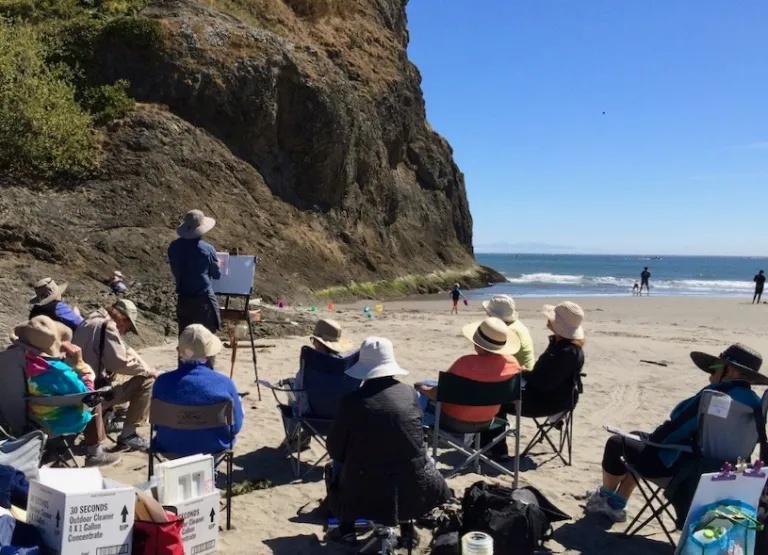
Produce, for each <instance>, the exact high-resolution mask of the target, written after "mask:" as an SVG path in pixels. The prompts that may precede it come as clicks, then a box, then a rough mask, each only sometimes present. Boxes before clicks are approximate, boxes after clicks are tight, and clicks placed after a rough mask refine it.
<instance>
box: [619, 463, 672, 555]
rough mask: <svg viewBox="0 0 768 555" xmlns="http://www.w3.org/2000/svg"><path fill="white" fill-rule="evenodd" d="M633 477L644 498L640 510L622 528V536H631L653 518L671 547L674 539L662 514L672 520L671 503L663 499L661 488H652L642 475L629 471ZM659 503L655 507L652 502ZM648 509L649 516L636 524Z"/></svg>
mask: <svg viewBox="0 0 768 555" xmlns="http://www.w3.org/2000/svg"><path fill="white" fill-rule="evenodd" d="M631 474H632V477H633V479H634V480H635V483H637V489H638V490H639V491H640V493H641V494H642V496H643V498H644V499H645V505H643V507H642V508H641V509H640V512H638V513H637V514H636V515H635V518H633V519H632V521H631V522H630V523H629V525H628V526H627V528H626V530H624V536H625V537H632V536H634V535H636V534H637V533H638V532H640V530H642V529H643V528H645V527H646V526H647V525H648V524H650V523H651V522H652V521H653V520H656V522H658V524H659V526H660V527H661V529H662V531H663V532H664V535H665V536H666V537H667V540H668V541H669V543H670V544H671V545H672V547H674V546H675V540H674V539H673V538H672V533H671V531H670V530H668V529H667V526H666V525H665V524H664V519H663V517H664V515H665V514H666V516H668V517H669V518H670V519H671V520H672V521H673V522H674V520H675V519H674V517H673V516H672V514H671V513H670V512H669V507H670V506H671V503H669V502H668V501H664V500H663V499H662V497H661V495H662V489H661V488H658V487H657V488H654V487H653V486H652V485H651V484H649V483H648V482H647V481H646V480H644V479H643V478H642V477H640V476H638V475H637V474H636V473H634V472H631ZM657 502H658V503H660V507H658V508H656V507H654V503H657ZM646 511H650V513H651V514H650V516H649V517H648V518H646V519H645V520H644V521H643V522H642V523H640V524H639V525H637V522H638V521H639V520H640V517H642V515H643V514H644V513H645V512H646Z"/></svg>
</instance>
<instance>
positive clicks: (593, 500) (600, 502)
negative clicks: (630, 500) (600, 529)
mask: <svg viewBox="0 0 768 555" xmlns="http://www.w3.org/2000/svg"><path fill="white" fill-rule="evenodd" d="M585 511H586V512H587V513H589V514H593V515H603V516H606V517H608V519H609V520H610V521H611V522H626V521H627V511H625V510H624V509H614V508H613V507H611V506H610V505H609V504H608V498H607V497H605V496H603V495H601V494H600V490H597V491H596V492H594V493H592V494H591V495H590V496H589V499H587V506H586V507H585Z"/></svg>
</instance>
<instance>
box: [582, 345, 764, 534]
mask: <svg viewBox="0 0 768 555" xmlns="http://www.w3.org/2000/svg"><path fill="white" fill-rule="evenodd" d="M691 358H692V359H693V362H694V363H695V364H696V366H698V367H699V368H700V369H701V370H704V371H705V372H707V373H708V374H709V375H710V376H709V383H710V385H708V386H707V387H705V388H704V389H702V390H701V391H699V392H698V393H697V394H696V395H694V396H693V397H690V398H689V399H686V400H685V401H683V402H681V403H680V404H678V405H677V406H676V407H675V408H674V409H673V410H672V414H671V415H670V418H669V420H667V421H666V422H665V423H664V424H662V425H661V426H659V427H658V428H656V429H655V430H654V431H653V432H651V433H650V434H648V433H644V432H632V435H634V436H638V437H640V438H641V439H642V440H645V441H637V440H635V439H630V438H628V437H625V436H622V435H618V434H616V435H613V436H611V437H610V438H608V441H607V442H606V444H605V450H604V451H603V463H602V466H603V483H602V485H601V486H600V487H599V488H597V489H596V490H595V491H594V492H591V493H590V495H589V498H588V499H587V504H586V512H587V513H592V514H601V515H605V516H607V517H608V518H609V519H611V520H612V521H614V522H624V521H625V520H626V518H627V514H626V510H625V509H626V506H627V500H628V499H629V497H630V495H631V494H632V492H633V491H634V490H635V487H636V485H637V484H636V482H635V479H634V478H633V477H632V474H631V473H630V472H628V470H627V467H626V466H625V464H624V461H626V462H627V463H628V464H630V465H632V468H633V469H634V471H635V472H637V474H639V475H640V476H642V477H643V478H646V479H658V478H671V477H673V476H675V474H676V473H677V472H678V470H680V469H681V468H682V467H683V466H684V465H685V464H686V463H687V462H689V461H690V460H691V458H692V457H694V456H695V454H693V453H692V454H689V453H684V452H681V451H679V450H675V449H664V448H663V447H656V446H654V445H649V444H648V443H647V442H652V443H654V444H659V445H690V446H694V444H695V439H696V433H697V430H698V422H697V416H698V412H699V402H700V400H701V396H702V392H703V391H706V390H713V391H719V392H721V393H724V394H726V395H728V396H729V397H730V398H731V399H733V400H734V401H737V402H739V403H741V404H743V405H745V406H747V407H749V408H751V409H753V410H755V409H759V408H760V405H761V399H760V397H759V396H758V395H757V394H756V393H755V392H754V391H752V389H751V386H752V385H768V377H766V376H764V375H762V374H760V366H761V365H762V362H763V359H762V357H761V356H760V354H759V353H758V352H757V351H754V350H753V349H750V348H749V347H747V346H745V345H741V344H738V343H737V344H734V345H731V346H730V347H728V348H727V349H726V350H725V351H723V353H721V354H720V356H719V357H716V356H713V355H708V354H705V353H700V352H692V353H691Z"/></svg>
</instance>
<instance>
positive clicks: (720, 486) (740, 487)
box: [675, 471, 768, 554]
mask: <svg viewBox="0 0 768 555" xmlns="http://www.w3.org/2000/svg"><path fill="white" fill-rule="evenodd" d="M720 476H721V474H720V473H717V472H714V473H711V474H702V476H701V478H699V485H698V487H697V488H696V493H695V494H694V496H693V502H692V503H691V508H690V509H689V510H688V516H686V518H685V525H684V526H683V531H682V533H681V534H680V541H679V542H678V543H677V549H675V554H679V553H680V551H681V550H682V546H684V545H685V540H686V538H687V535H688V534H687V530H688V528H689V526H690V525H691V518H692V517H693V515H695V514H696V513H697V512H698V510H699V509H701V508H702V507H704V506H705V505H709V504H710V503H716V502H718V501H725V500H728V499H736V500H739V501H742V502H744V503H746V504H748V505H750V506H752V507H757V504H758V503H759V501H760V495H761V494H762V492H763V488H764V487H765V482H766V479H768V478H767V477H766V474H765V471H762V472H759V473H757V474H755V475H749V474H747V473H742V472H735V473H733V474H731V475H730V479H728V480H722V479H717V478H718V477H720Z"/></svg>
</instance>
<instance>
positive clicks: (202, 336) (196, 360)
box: [152, 324, 244, 457]
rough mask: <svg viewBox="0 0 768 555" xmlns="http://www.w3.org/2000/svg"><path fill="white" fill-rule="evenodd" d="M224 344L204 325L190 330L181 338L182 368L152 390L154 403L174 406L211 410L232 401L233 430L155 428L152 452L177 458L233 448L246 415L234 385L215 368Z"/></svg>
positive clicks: (156, 384)
mask: <svg viewBox="0 0 768 555" xmlns="http://www.w3.org/2000/svg"><path fill="white" fill-rule="evenodd" d="M221 346H222V345H221V341H220V340H219V338H218V337H216V336H215V335H214V334H212V333H211V332H210V331H208V329H207V328H206V327H205V326H203V325H202V324H192V325H190V326H187V327H186V328H185V329H184V331H182V332H181V335H180V336H179V359H180V360H181V366H179V368H178V369H176V370H173V371H171V372H165V373H164V374H161V375H160V376H158V378H157V380H156V381H155V385H154V387H153V388H152V402H155V401H162V402H164V403H168V404H171V405H181V406H189V407H194V406H210V405H216V404H219V403H225V402H227V401H231V402H232V405H233V408H234V419H233V423H232V426H231V428H230V427H222V428H211V429H209V430H179V429H170V428H166V427H164V426H154V429H155V437H154V439H153V440H152V451H153V452H155V453H163V454H167V455H174V456H178V457H185V456H187V455H194V454H196V453H208V454H214V453H221V452H222V451H226V450H227V449H231V448H232V446H234V443H235V439H234V437H233V434H234V436H235V437H236V436H237V434H239V433H240V430H241V429H242V428H243V420H244V411H243V403H242V401H241V400H240V395H239V394H238V393H237V386H235V383H234V382H233V381H232V380H231V379H230V378H229V377H228V376H225V375H224V374H221V373H219V372H216V370H214V368H213V364H214V359H215V357H216V355H218V354H219V352H221Z"/></svg>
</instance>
